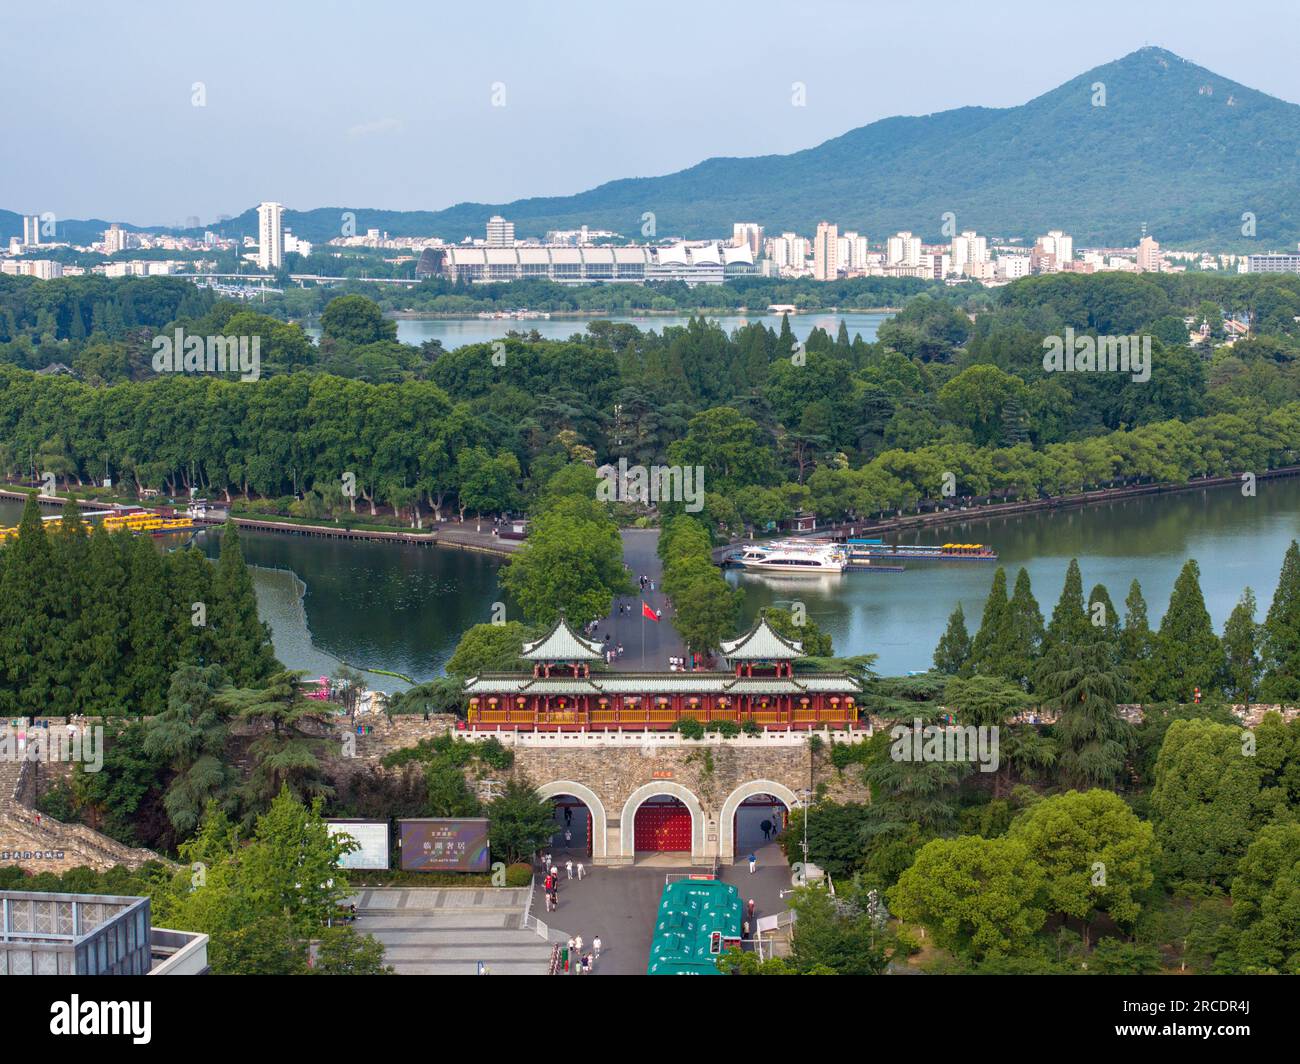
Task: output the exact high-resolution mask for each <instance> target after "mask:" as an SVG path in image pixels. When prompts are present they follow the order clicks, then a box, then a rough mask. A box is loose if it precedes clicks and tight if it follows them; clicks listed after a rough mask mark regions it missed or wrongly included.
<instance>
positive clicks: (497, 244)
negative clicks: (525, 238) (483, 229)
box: [487, 214, 515, 248]
mask: <svg viewBox="0 0 1300 1064" xmlns="http://www.w3.org/2000/svg"><path fill="white" fill-rule="evenodd" d="M514 243H515V223H514V222H507V221H506V220H505V219H504V218H502V217H501V215H499V214H494V215H492V217H491V218H489V219H488V222H487V246H488V247H490V248H508V247H514Z"/></svg>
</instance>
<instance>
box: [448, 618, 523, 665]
mask: <svg viewBox="0 0 1300 1064" xmlns="http://www.w3.org/2000/svg"><path fill="white" fill-rule="evenodd" d="M536 638H537V633H536V632H535V631H534V630H533V629H532V628H529V627H528V626H527V625H524V624H521V623H520V622H519V621H506V622H505V623H504V624H476V625H474V626H473V627H472V628H468V629H466V630H465V634H464V635H462V636H461V637H460V642H459V643H457V644H456V650H455V651H454V652H453V653H452V655H451V658H450V659H449V660H448V662H447V672H448V673H449V674H451V675H452V676H458V677H462V678H466V677H470V676H478V675H479V674H480V673H484V672H520V671H527V669H528V663H527V662H526V661H525V660H524V659H523V658H521V657H520V656H519V655H520V654H521V653H522V652H523V646H524V644H525V643H527V642H531V641H532V640H534V639H536Z"/></svg>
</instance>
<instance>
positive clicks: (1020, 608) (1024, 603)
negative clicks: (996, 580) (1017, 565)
mask: <svg viewBox="0 0 1300 1064" xmlns="http://www.w3.org/2000/svg"><path fill="white" fill-rule="evenodd" d="M1007 628H1008V630H1009V632H1010V637H1009V646H1010V651H1009V653H1008V654H1007V658H1006V661H1007V679H1009V680H1012V681H1014V682H1015V683H1018V684H1020V686H1021V687H1025V688H1028V686H1029V683H1030V680H1031V679H1032V678H1033V675H1034V666H1035V665H1036V663H1037V661H1038V655H1039V654H1040V653H1041V652H1042V647H1043V638H1044V632H1043V613H1042V610H1040V609H1039V608H1038V602H1037V600H1036V599H1035V598H1034V591H1033V588H1032V587H1031V586H1030V582H1029V572H1028V570H1026V569H1024V568H1023V567H1022V568H1021V570H1020V571H1019V572H1018V573H1016V586H1015V589H1014V590H1013V591H1012V593H1011V601H1010V602H1009V603H1008V604H1007Z"/></svg>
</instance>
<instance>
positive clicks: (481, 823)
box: [397, 817, 488, 872]
mask: <svg viewBox="0 0 1300 1064" xmlns="http://www.w3.org/2000/svg"><path fill="white" fill-rule="evenodd" d="M397 823H398V828H399V830H400V835H401V850H402V869H403V871H406V872H486V871H487V870H488V822H487V820H486V819H482V818H477V817H475V818H466V817H456V818H442V817H437V818H428V819H419V820H399V821H398V822H397Z"/></svg>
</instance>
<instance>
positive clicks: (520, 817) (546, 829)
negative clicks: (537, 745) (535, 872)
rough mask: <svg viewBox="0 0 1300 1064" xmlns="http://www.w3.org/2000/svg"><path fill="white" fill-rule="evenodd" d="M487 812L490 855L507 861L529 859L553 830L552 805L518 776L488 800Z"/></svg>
mask: <svg viewBox="0 0 1300 1064" xmlns="http://www.w3.org/2000/svg"><path fill="white" fill-rule="evenodd" d="M487 815H488V818H489V820H490V821H491V823H490V826H489V835H488V839H489V842H490V844H491V846H492V856H493V859H495V860H499V861H505V862H506V863H507V864H513V863H515V862H517V861H526V860H528V859H529V858H530V857H531V856H532V854H534V853H536V852H537V851H538V850H539V849H540V848H541V847H542V846H544V845H545V844H546V843H547V842H548V841H549V840H550V838H551V835H552V834H554V831H555V808H554V807H553V806H552V804H551V803H550V801H548V800H547V799H545V798H541V797H539V796H538V794H537V791H536V790H535V789H534V787H533V785H532V784H531V783H529V782H528V781H527V780H526V779H522V778H519V777H515V778H512V779H510V780H508V781H507V782H506V786H505V790H504V791H502V793H501V794H500V795H498V796H497V797H496V798H494V799H493V800H492V801H491V802H490V803H488V808H487Z"/></svg>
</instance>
